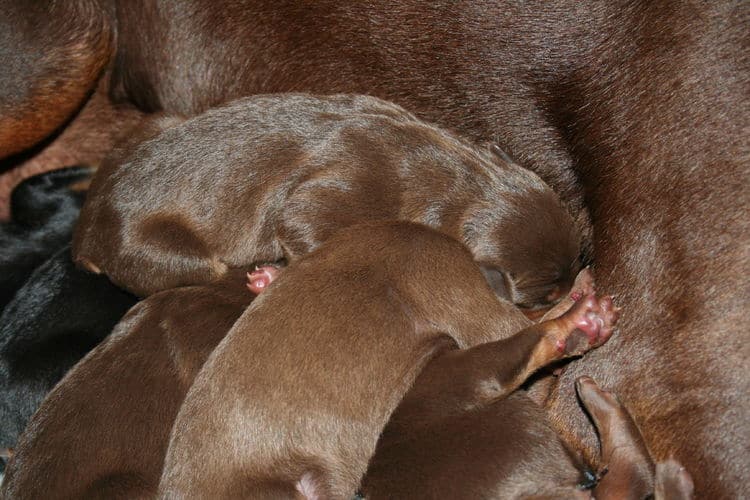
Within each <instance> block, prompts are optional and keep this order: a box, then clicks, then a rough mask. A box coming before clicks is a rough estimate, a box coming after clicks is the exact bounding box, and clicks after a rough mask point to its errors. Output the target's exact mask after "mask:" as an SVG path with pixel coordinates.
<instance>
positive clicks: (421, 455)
mask: <svg viewBox="0 0 750 500" xmlns="http://www.w3.org/2000/svg"><path fill="white" fill-rule="evenodd" d="M568 315H570V313H568ZM563 318H564V317H563ZM479 353H480V350H479V349H477V348H475V349H470V350H468V351H463V352H461V353H460V355H461V356H463V358H464V359H462V360H460V361H458V362H457V360H456V359H455V358H454V359H451V358H450V357H449V356H441V357H438V358H435V359H434V360H432V361H431V362H430V363H429V364H428V365H427V367H426V368H425V369H424V370H423V371H422V373H420V375H419V377H417V380H416V381H415V383H414V387H413V388H412V389H411V390H410V391H409V393H408V394H407V395H406V396H405V397H404V400H403V401H402V402H401V404H400V405H399V407H398V408H397V409H396V411H395V413H394V414H393V416H392V417H391V420H390V421H389V422H388V426H387V427H386V428H385V430H384V432H383V434H382V435H381V437H380V440H379V441H378V447H377V450H376V452H375V456H374V457H373V458H372V460H371V462H370V465H369V468H368V470H367V475H366V476H365V478H364V481H363V488H362V491H363V492H364V494H365V497H366V498H368V499H371V500H377V499H379V498H451V499H463V498H465V499H477V498H529V497H533V498H539V497H541V496H544V498H590V495H589V494H588V493H584V492H583V491H578V490H575V489H574V488H572V487H571V485H572V482H571V481H572V479H571V478H575V477H576V475H577V474H579V475H580V470H581V467H580V465H579V464H577V463H576V462H575V460H573V459H572V458H571V456H570V455H569V453H568V450H567V449H565V447H564V446H563V445H562V444H561V442H560V438H559V437H558V435H557V434H556V433H555V431H554V430H553V429H552V427H551V426H550V425H549V423H547V420H546V418H545V416H544V412H543V410H542V409H541V408H540V407H539V406H537V405H536V404H534V403H532V402H531V401H530V400H529V399H528V398H527V397H525V395H524V394H523V393H522V392H520V391H519V392H514V393H512V394H509V395H508V396H507V397H506V398H504V399H501V400H497V401H494V402H492V403H491V404H488V405H484V406H479V407H477V405H476V401H477V393H476V388H477V387H481V382H482V381H483V380H487V379H488V378H489V376H490V375H491V373H492V370H493V369H495V370H496V369H497V366H498V364H499V361H498V360H487V359H481V356H480V355H479ZM503 354H505V355H506V356H505V357H506V358H507V353H501V355H500V356H499V359H500V360H503ZM503 361H504V362H505V363H507V364H505V365H504V368H503V369H508V370H509V371H510V370H511V367H513V366H514V361H513V360H508V359H504V360H503ZM515 362H516V363H518V365H517V366H522V365H523V361H522V360H521V359H518V360H515ZM508 389H511V388H510V387H508ZM576 391H577V393H578V397H579V398H580V400H581V402H582V403H583V406H584V408H585V409H586V411H587V412H588V414H589V415H590V416H591V417H592V419H593V421H594V425H595V427H596V429H597V434H598V436H599V439H600V449H601V455H602V458H601V460H602V462H603V463H604V464H606V468H605V469H604V470H602V471H601V472H600V473H599V476H600V479H599V480H598V481H597V483H596V484H595V488H594V490H593V497H594V498H597V499H598V500H604V499H612V500H614V499H617V500H621V499H625V498H632V499H634V500H635V499H644V498H647V497H648V496H649V495H651V494H653V493H654V464H653V462H652V460H651V457H650V456H649V454H648V450H646V448H645V446H644V444H643V438H642V437H641V434H640V432H639V431H638V429H637V427H636V426H635V424H634V422H633V420H632V419H631V418H630V416H629V414H628V412H627V411H626V410H625V408H624V407H623V406H622V405H621V404H620V403H619V402H618V401H617V399H616V398H615V397H614V396H613V395H612V394H610V393H608V392H606V391H603V390H602V389H600V388H599V387H598V386H597V385H596V383H595V382H594V381H593V380H591V379H590V378H588V377H581V378H580V379H579V380H578V381H577V382H576ZM532 464H533V465H532ZM665 465H666V464H659V467H658V468H659V470H660V472H659V473H658V477H659V480H660V483H662V484H666V486H664V487H661V488H660V489H657V491H656V498H657V499H675V500H676V499H685V500H687V499H689V498H691V494H690V492H686V491H685V490H684V489H683V488H681V487H677V486H676V485H675V484H674V481H675V480H676V479H677V478H678V477H680V474H681V475H682V476H683V478H686V479H687V481H689V480H690V477H689V475H687V474H686V473H685V472H684V469H683V470H682V471H679V472H677V471H675V470H671V469H670V468H665V467H664V466H665ZM670 465H671V467H672V469H673V468H674V465H672V464H670ZM591 479H592V478H591V477H587V478H586V482H587V483H591ZM566 482H567V483H568V485H567V486H564V485H565V483H566Z"/></svg>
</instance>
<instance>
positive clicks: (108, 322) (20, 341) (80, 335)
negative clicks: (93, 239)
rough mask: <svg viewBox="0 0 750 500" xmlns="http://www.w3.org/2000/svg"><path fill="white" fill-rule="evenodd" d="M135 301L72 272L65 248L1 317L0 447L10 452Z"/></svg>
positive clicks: (99, 281)
mask: <svg viewBox="0 0 750 500" xmlns="http://www.w3.org/2000/svg"><path fill="white" fill-rule="evenodd" d="M135 300H136V299H135V297H133V296H132V295H130V294H129V293H127V292H125V291H123V290H120V289H119V288H117V287H116V286H115V285H113V284H112V283H111V282H110V281H109V280H107V279H106V278H105V277H103V276H97V275H95V274H91V273H89V272H85V271H82V270H80V269H77V268H76V267H75V265H74V264H73V261H72V260H71V258H70V246H69V245H66V246H65V247H64V248H63V249H62V250H60V251H58V252H57V253H56V254H55V255H54V256H52V257H51V258H50V259H49V260H48V261H47V262H45V263H44V264H42V265H41V266H40V267H39V268H37V269H36V270H35V271H34V272H33V273H32V274H31V276H30V277H29V279H28V281H27V282H26V283H25V284H24V285H23V286H22V287H21V288H20V289H19V290H18V292H17V293H16V295H15V297H14V298H13V300H12V301H11V302H10V303H8V305H7V306H6V307H5V310H4V311H3V313H2V316H0V422H1V423H2V424H0V448H12V447H13V446H14V445H15V443H16V439H17V438H18V435H19V434H20V433H21V431H22V430H23V429H24V428H25V427H26V423H27V421H28V420H29V418H30V417H31V415H32V414H33V413H34V411H35V410H36V408H37V407H38V406H39V404H40V403H41V401H42V399H43V398H44V397H45V396H46V394H47V392H49V391H50V390H51V389H52V387H53V386H54V385H55V384H56V383H57V382H58V381H59V380H60V379H61V378H62V377H63V375H65V373H66V372H67V371H68V370H69V369H70V368H71V367H72V366H73V365H74V364H75V363H76V362H78V360H79V359H81V358H82V357H83V356H84V355H85V354H86V353H87V352H88V351H89V350H90V349H91V348H93V347H94V346H95V345H97V344H98V343H99V342H100V341H101V340H102V339H103V338H104V337H106V336H107V335H108V334H109V332H110V331H111V330H112V327H114V326H115V324H116V323H117V322H118V321H119V320H120V318H121V317H122V315H123V314H125V312H126V311H127V310H128V309H129V308H130V307H131V306H132V305H133V304H135Z"/></svg>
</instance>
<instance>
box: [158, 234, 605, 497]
mask: <svg viewBox="0 0 750 500" xmlns="http://www.w3.org/2000/svg"><path fill="white" fill-rule="evenodd" d="M459 277H460V279H457V278H459ZM592 305H596V307H599V303H598V302H596V300H595V299H594V298H593V297H588V298H587V299H584V301H583V302H582V304H581V305H580V307H578V309H580V310H577V312H575V313H573V314H571V315H568V316H564V317H563V318H560V319H559V320H555V321H551V322H548V323H545V324H543V326H531V327H530V328H528V329H526V330H524V331H523V332H521V333H518V334H517V335H515V336H512V337H511V334H512V333H514V332H516V331H518V330H520V329H521V328H522V327H524V326H529V322H528V320H526V319H525V317H524V316H523V315H522V314H521V313H520V312H519V311H518V310H517V309H516V308H515V307H513V306H512V305H511V304H510V303H507V302H504V301H502V300H498V299H497V298H496V296H495V295H494V293H492V290H491V289H490V288H489V286H488V285H487V283H486V282H485V279H484V277H483V276H482V274H481V272H480V271H479V268H478V267H477V266H476V265H475V264H474V262H473V260H472V258H471V255H470V254H469V253H468V252H467V251H466V249H465V248H464V247H463V246H462V245H460V244H459V243H457V242H456V241H454V240H451V239H450V238H447V237H446V236H445V235H442V234H440V233H437V232H435V231H431V230H429V229H427V228H426V227H424V226H419V225H415V224H409V223H403V222H401V223H398V222H381V223H379V224H367V225H359V226H353V227H349V228H346V229H343V230H341V231H339V232H338V233H336V234H335V235H334V236H332V237H331V238H330V239H329V240H328V241H327V242H325V243H324V244H323V245H322V246H321V247H320V248H319V249H318V250H316V251H313V252H312V253H310V254H308V255H306V256H304V257H302V258H300V259H299V260H297V261H295V262H293V263H292V264H290V266H289V267H288V268H287V269H286V270H285V271H284V273H282V274H281V275H280V277H279V278H278V279H277V280H276V281H275V282H274V284H273V285H272V286H270V287H269V288H268V289H267V290H265V291H264V292H263V294H262V295H260V296H259V297H258V298H257V299H256V300H255V301H254V302H253V305H251V306H250V307H249V308H248V309H247V311H246V312H245V313H244V314H243V315H242V316H241V317H240V319H239V320H237V323H236V324H235V325H234V327H233V328H232V330H231V331H230V332H229V333H228V334H227V336H226V337H225V339H224V340H223V341H222V342H221V344H219V346H218V347H217V348H216V349H215V350H214V351H213V353H212V354H211V356H210V357H209V359H208V360H207V361H206V364H205V365H204V367H203V369H202V370H201V372H200V373H199V375H198V376H197V377H196V380H195V383H194V384H193V386H192V387H191V389H190V391H189V392H188V395H187V396H186V399H185V402H184V404H183V406H182V408H181V409H180V413H179V415H178V417H177V420H176V422H175V425H174V428H173V431H172V439H171V442H170V445H169V450H168V452H167V458H166V461H165V466H164V475H163V477H162V483H161V486H160V494H161V495H164V496H167V497H186V498H205V497H208V496H210V497H212V498H233V497H252V498H276V497H293V496H295V494H296V493H295V488H296V489H297V490H298V491H299V490H301V491H306V492H308V494H314V495H316V498H332V499H339V498H340V499H350V498H351V496H352V495H353V494H354V492H355V490H356V489H357V487H358V485H359V482H360V479H361V477H362V475H363V474H364V472H365V469H366V467H367V463H368V460H369V459H370V457H371V456H372V455H373V453H374V452H375V445H376V441H377V439H378V435H379V434H380V432H381V431H382V429H383V428H384V427H385V425H386V422H387V421H388V418H389V416H390V415H391V413H392V412H393V410H394V409H395V408H396V407H397V406H398V404H399V401H400V400H401V398H402V397H403V395H404V394H405V393H406V392H407V391H408V389H409V387H410V386H411V384H412V382H413V381H414V380H415V378H416V377H417V375H418V374H419V372H420V369H421V368H422V367H423V366H424V365H425V364H426V363H428V362H429V361H430V359H432V358H434V357H435V356H437V355H438V354H440V353H443V356H442V357H441V358H440V359H445V360H446V362H445V364H444V365H441V366H440V367H438V368H437V369H436V370H433V371H432V378H435V377H447V378H450V379H452V380H455V381H456V382H459V383H460V381H461V380H462V379H465V380H466V382H467V384H475V385H473V386H472V387H473V388H472V389H469V388H466V387H460V385H459V386H456V387H455V391H456V392H469V393H470V394H472V396H473V397H472V398H471V399H472V401H471V404H472V405H474V407H477V408H481V407H483V406H485V405H487V404H489V403H491V402H493V401H495V400H497V399H500V398H502V397H504V395H506V394H507V393H509V392H510V391H512V390H514V389H515V388H516V387H518V386H519V385H520V384H521V383H522V382H523V381H524V380H525V378H526V377H528V376H529V375H530V374H531V373H532V372H533V371H534V370H535V369H537V368H539V367H540V366H541V365H544V364H546V363H549V362H550V361H552V360H555V359H559V358H561V357H565V356H570V355H573V354H581V353H582V352H584V351H586V350H588V349H590V348H591V347H592V346H595V345H598V344H599V343H601V342H603V341H605V340H606V338H607V337H608V335H609V333H611V327H610V325H611V323H609V321H610V319H611V318H608V317H607V318H606V319H604V320H603V321H604V324H603V326H602V327H601V330H599V329H598V328H597V329H596V331H595V332H593V333H592V332H588V333H587V334H584V333H583V332H582V331H581V330H578V329H577V327H578V328H586V327H583V326H582V325H581V323H580V322H579V320H581V319H583V318H588V315H587V314H589V313H587V311H593V309H587V308H589V307H592ZM290 310H294V311H295V312H296V314H289V311H290ZM597 311H599V312H597V313H596V314H600V315H601V316H602V317H603V318H604V317H606V315H607V314H614V312H613V311H612V306H611V302H606V301H604V302H602V305H601V309H600V310H599V309H597ZM606 311H608V312H606ZM590 335H593V337H591V336H590ZM508 337H510V338H508ZM499 339H502V340H499ZM491 341H496V342H491ZM487 342H490V343H487ZM483 343H487V344H485V345H483V346H481V347H477V348H475V350H469V351H456V353H444V351H445V350H446V349H448V350H450V349H451V348H453V347H459V348H465V347H471V346H475V345H477V344H483ZM283 346H286V347H283ZM477 350H478V351H479V352H478V353H477ZM467 353H468V354H467ZM445 366H450V367H451V369H454V370H455V371H456V372H458V373H460V372H465V371H466V370H469V371H471V373H472V374H473V375H474V377H463V378H461V377H451V373H446V371H445V370H443V368H444V367H445ZM480 374H481V376H480ZM441 380H442V381H443V382H444V378H443V379H441ZM477 381H478V383H477ZM436 385H438V384H433V385H432V386H419V387H420V388H421V387H426V388H427V389H428V390H427V396H426V397H421V396H424V395H425V394H420V397H419V398H417V399H418V401H419V402H420V403H422V404H426V405H427V406H429V405H430V403H431V401H432V398H431V397H430V394H429V389H430V388H434V387H435V386H436ZM439 385H440V386H442V387H446V384H445V383H442V384H439ZM512 423H517V422H515V421H514V422H512ZM560 449H562V448H560ZM538 452H539V453H540V454H542V455H544V454H545V449H544V448H543V447H542V449H540V450H538ZM568 464H570V462H568ZM571 469H572V472H571ZM557 470H562V471H567V472H560V473H559V475H556V476H554V477H553V478H551V479H552V481H554V480H556V479H559V480H560V481H561V482H564V481H563V478H564V477H565V478H566V479H567V480H568V487H569V488H570V489H571V490H572V489H573V485H574V483H575V480H576V474H575V469H573V468H572V466H571V468H570V469H567V470H566V469H565V466H564V465H560V466H559V467H558V468H557ZM566 474H567V475H566ZM571 475H572V479H571ZM527 486H528V484H527Z"/></svg>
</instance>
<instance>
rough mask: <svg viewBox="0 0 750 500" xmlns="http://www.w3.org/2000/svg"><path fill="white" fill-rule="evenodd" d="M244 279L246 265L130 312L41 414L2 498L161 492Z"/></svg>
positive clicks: (240, 301)
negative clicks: (183, 421)
mask: <svg viewBox="0 0 750 500" xmlns="http://www.w3.org/2000/svg"><path fill="white" fill-rule="evenodd" d="M245 283H246V280H245V272H244V271H242V272H238V271H231V272H229V273H228V274H227V275H226V276H225V277H224V278H223V279H222V280H221V281H218V282H214V283H211V284H208V285H204V286H194V287H185V288H178V289H173V290H167V291H164V292H161V293H158V294H155V295H152V296H151V297H149V298H148V299H146V300H144V301H142V302H141V303H139V304H138V305H137V306H136V307H134V308H133V309H131V310H130V312H128V314H127V315H126V316H125V317H124V318H123V319H122V321H121V322H120V323H119V324H118V325H117V327H116V328H115V329H114V331H113V332H112V334H111V335H110V336H109V337H108V338H107V340H106V341H105V342H104V343H102V344H100V345H99V346H98V347H96V348H95V349H94V350H93V351H92V352H90V353H89V354H88V355H87V356H86V357H85V358H84V359H83V360H82V361H81V362H80V363H78V364H77V365H76V366H75V367H74V368H73V369H72V370H71V371H70V372H69V373H68V374H67V375H66V377H65V378H64V379H63V380H62V381H61V382H60V383H59V384H58V385H57V386H56V387H55V389H54V390H53V391H52V392H51V393H50V395H49V397H47V399H45V400H44V402H43V403H42V405H41V406H40V408H39V410H38V411H37V412H36V414H34V417H33V418H32V419H31V421H30V423H29V426H28V428H27V429H26V431H25V432H24V433H23V435H22V437H21V439H20V440H19V443H18V447H17V449H16V453H15V456H14V457H13V459H11V461H10V463H9V466H8V469H7V471H6V472H7V473H6V478H5V482H4V484H3V486H2V490H1V491H2V495H1V496H2V497H3V498H19V499H21V498H28V499H32V498H61V499H62V498H92V497H96V498H143V497H151V496H153V495H154V494H155V493H156V488H157V486H158V484H159V477H160V475H161V470H162V463H163V460H164V454H165V452H166V449H167V444H168V441H169V431H170V429H171V427H172V422H173V421H174V418H175V416H176V414H177V410H178V409H179V406H180V403H181V402H182V399H183V397H184V395H185V393H186V392H187V389H188V387H189V386H190V384H191V382H192V380H193V377H194V376H195V374H196V373H197V372H198V370H199V369H200V367H201V366H202V364H203V362H204V361H205V359H206V358H207V357H208V354H209V353H210V352H211V350H212V349H213V348H214V347H215V346H216V344H218V343H219V341H220V340H221V339H222V338H223V337H224V335H225V334H226V332H227V331H228V330H229V329H230V328H231V326H232V324H233V323H234V321H235V320H236V319H237V318H238V317H239V316H240V314H241V313H242V311H243V310H244V309H245V307H246V306H247V305H248V304H249V303H250V301H251V300H252V297H253V296H252V294H251V293H250V292H249V291H248V290H247V288H246V287H245ZM247 361H248V362H249V363H251V362H253V357H252V356H250V357H249V358H248V360H247Z"/></svg>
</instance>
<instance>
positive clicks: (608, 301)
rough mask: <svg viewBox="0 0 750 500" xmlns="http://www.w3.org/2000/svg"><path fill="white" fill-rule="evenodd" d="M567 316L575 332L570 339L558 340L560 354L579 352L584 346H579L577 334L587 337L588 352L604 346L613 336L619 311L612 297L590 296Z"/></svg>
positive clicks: (578, 302)
mask: <svg viewBox="0 0 750 500" xmlns="http://www.w3.org/2000/svg"><path fill="white" fill-rule="evenodd" d="M565 316H566V317H567V319H569V320H570V321H571V326H572V327H573V328H574V330H573V331H572V332H571V335H570V336H568V338H566V339H564V340H562V339H561V340H558V342H557V344H556V347H557V349H558V351H560V352H577V351H580V350H581V348H582V347H584V346H578V344H579V343H580V341H579V339H578V338H577V337H579V335H576V332H580V333H583V334H584V335H585V336H586V340H587V342H588V346H585V349H586V350H587V349H589V348H591V347H595V346H599V345H602V344H603V343H604V342H606V341H607V340H608V339H609V337H611V336H612V332H613V330H614V325H615V323H616V322H617V318H618V316H619V309H618V308H616V307H615V306H614V304H613V303H612V298H611V297H597V296H596V295H594V294H589V295H586V296H585V297H583V298H581V299H579V300H578V301H576V303H575V305H574V306H573V307H572V308H571V309H570V311H568V313H566V314H565Z"/></svg>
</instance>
